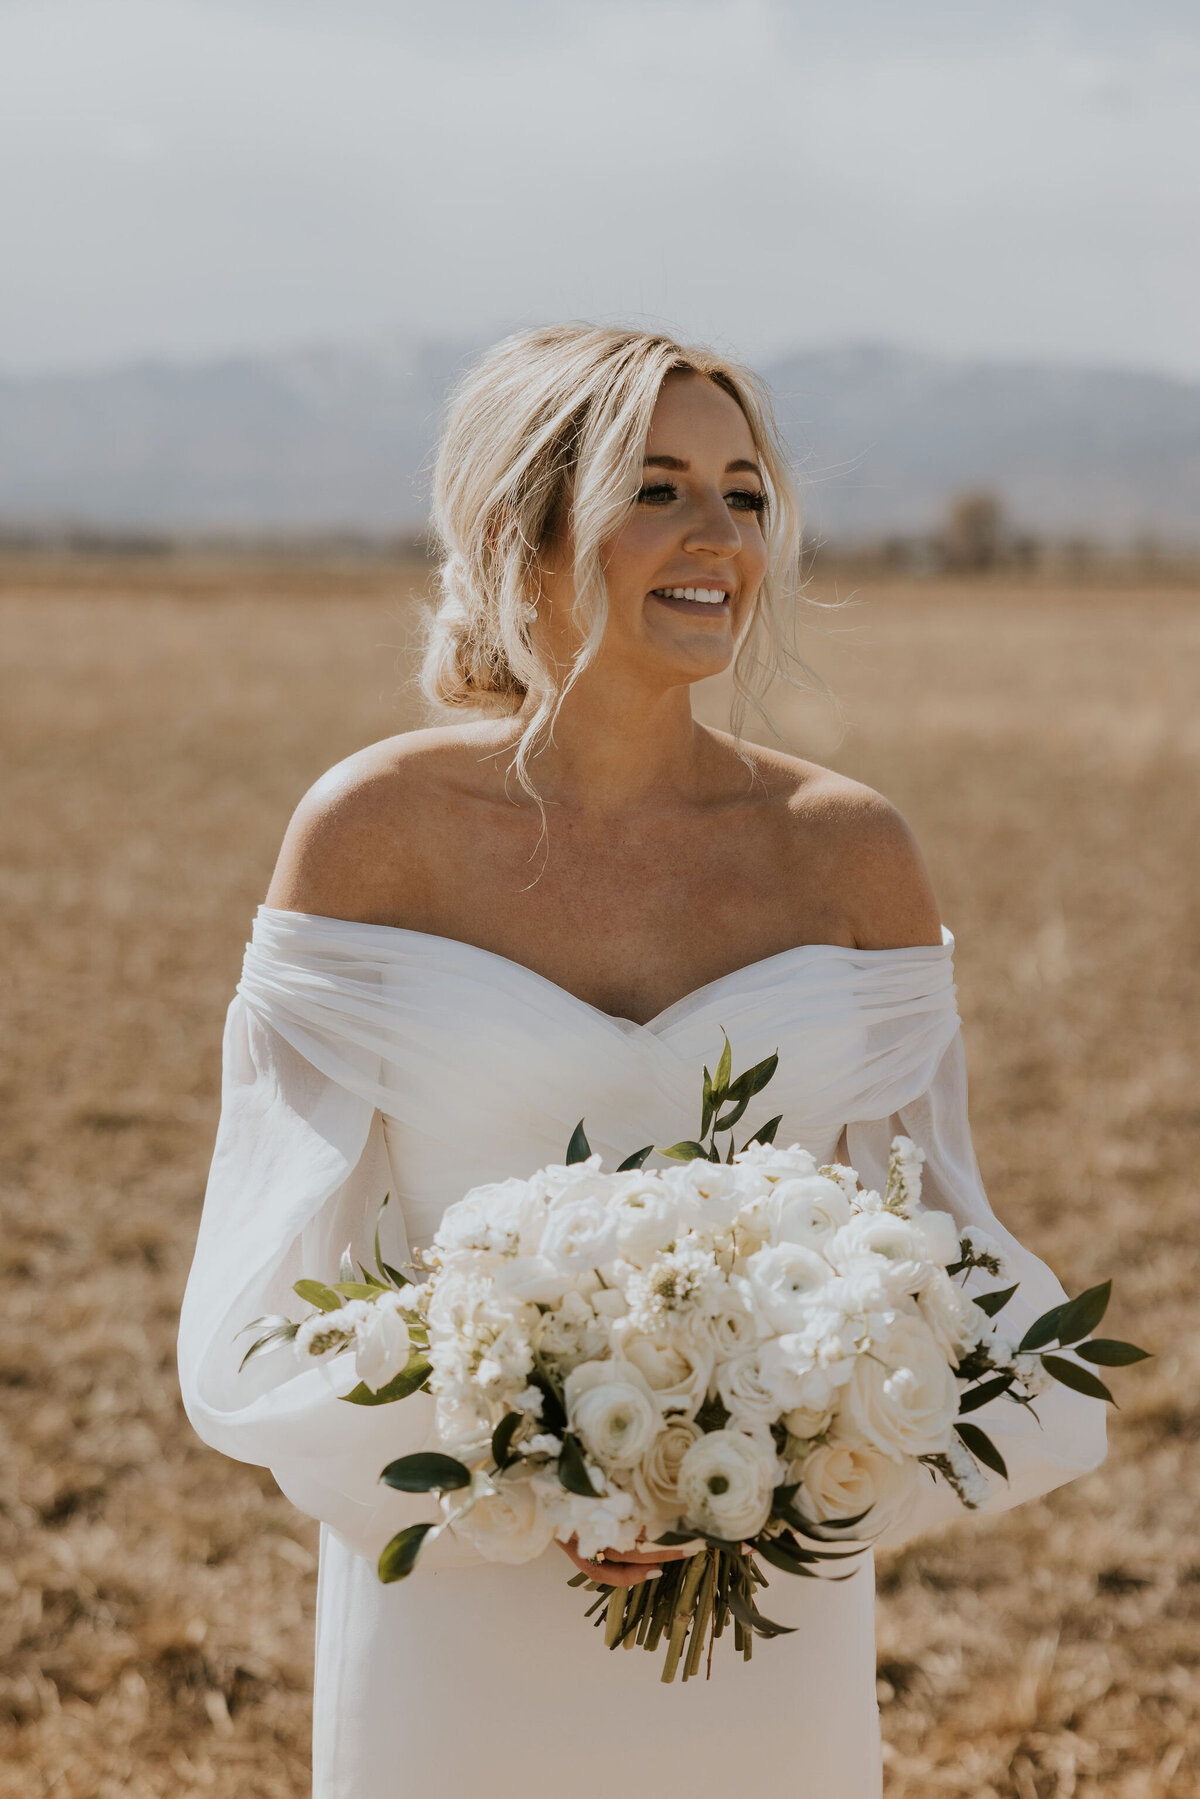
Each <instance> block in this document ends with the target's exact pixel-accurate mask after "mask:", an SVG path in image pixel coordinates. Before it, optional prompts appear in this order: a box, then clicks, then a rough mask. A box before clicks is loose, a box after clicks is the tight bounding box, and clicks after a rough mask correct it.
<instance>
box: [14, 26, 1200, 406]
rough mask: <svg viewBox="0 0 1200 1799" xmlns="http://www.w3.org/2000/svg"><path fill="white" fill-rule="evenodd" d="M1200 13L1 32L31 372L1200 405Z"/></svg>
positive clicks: (20, 326)
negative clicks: (1197, 391) (785, 360)
mask: <svg viewBox="0 0 1200 1799" xmlns="http://www.w3.org/2000/svg"><path fill="white" fill-rule="evenodd" d="M1198 92H1200V6H1197V4H1196V0H1162V3H1156V0H1134V3H1131V4H1126V5H1117V4H1110V3H1109V0H1059V3H1055V0H1045V3H1044V4H1038V3H1036V0H1004V3H1002V0H990V3H989V4H980V5H970V4H954V5H951V4H940V5H939V4H932V3H931V0H827V3H826V4H823V5H815V4H808V3H807V0H419V3H410V0H0V259H2V265H0V368H5V369H8V370H11V371H17V370H25V369H28V370H32V369H37V368H52V367H62V366H78V365H82V364H88V363H93V362H104V361H110V360H113V359H118V358H119V359H126V358H132V357H140V356H144V355H150V354H155V355H157V354H168V355H183V356H187V357H196V356H204V355H209V354H212V353H219V352H223V351H226V350H230V349H237V348H243V347H244V348H251V349H254V348H274V347H282V346H291V345H294V344H298V343H307V342H312V341H316V340H331V339H333V340H347V339H349V340H354V339H362V338H366V337H378V336H379V335H381V334H391V333H401V334H405V335H407V334H408V333H411V332H417V333H422V334H435V335H444V336H460V335H467V336H472V337H473V336H477V335H479V334H480V333H486V332H490V331H493V330H499V329H500V328H502V327H505V326H508V325H510V324H513V323H523V322H529V321H533V320H541V319H546V318H551V317H565V316H573V317H578V316H586V317H593V318H601V319H615V318H635V319H641V320H650V321H653V322H656V323H659V322H665V323H667V324H670V325H672V326H674V327H676V328H678V329H681V330H682V331H684V332H686V333H688V334H690V335H703V336H708V337H713V338H716V339H717V340H719V341H720V342H722V343H724V344H726V345H728V346H731V347H736V348H738V349H740V350H742V351H744V352H745V353H747V354H749V355H752V356H759V357H761V356H763V355H766V354H770V353H771V352H772V351H775V350H779V349H782V348H787V347H790V346H792V345H797V344H806V345H807V344H814V343H828V342H830V341H836V340H842V339H847V338H854V339H861V338H864V337H872V338H888V339H893V340H897V341H900V342H904V343H908V344H914V345H918V346H922V347H926V348H932V349H945V350H947V351H953V352H958V351H966V352H983V353H985V354H988V355H1009V354H1020V355H1030V356H1037V357H1069V358H1070V359H1072V360H1073V361H1103V362H1112V361H1118V362H1130V363H1136V364H1139V365H1144V366H1151V367H1162V368H1172V369H1178V370H1182V371H1186V372H1188V373H1191V374H1196V375H1200V324H1198V319H1200V307H1198V305H1197V295H1198V293H1200V126H1198V124H1197V116H1198V114H1200V107H1198V105H1197V95H1198Z"/></svg>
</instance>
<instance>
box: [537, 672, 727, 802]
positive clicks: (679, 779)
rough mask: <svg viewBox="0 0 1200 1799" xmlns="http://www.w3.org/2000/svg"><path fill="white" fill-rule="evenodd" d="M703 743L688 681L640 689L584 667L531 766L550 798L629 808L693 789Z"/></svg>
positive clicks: (538, 786) (542, 794) (539, 784)
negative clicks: (661, 687) (550, 734)
mask: <svg viewBox="0 0 1200 1799" xmlns="http://www.w3.org/2000/svg"><path fill="white" fill-rule="evenodd" d="M524 722H525V721H524V720H522V723H524ZM704 744H705V736H704V733H703V731H702V730H701V728H700V727H699V726H698V725H697V724H696V721H695V720H694V719H693V717H692V705H691V689H690V688H689V687H687V686H686V685H680V686H678V687H668V688H666V689H661V690H659V691H658V692H646V691H645V690H643V689H640V688H638V687H637V686H636V685H635V684H633V683H630V682H628V681H624V680H614V679H606V678H605V677H604V675H603V673H602V671H601V670H599V669H585V670H584V672H583V674H582V675H581V676H580V678H579V680H578V681H577V682H576V683H575V685H574V686H573V687H572V688H571V690H570V692H569V693H568V694H567V696H566V699H565V700H564V701H563V704H562V707H561V710H560V711H559V714H558V718H557V719H556V721H555V725H554V735H553V738H552V740H551V741H549V742H547V743H545V744H544V745H543V746H542V748H541V749H540V750H539V752H538V753H537V755H536V756H535V758H534V761H533V764H532V766H531V769H530V773H531V775H532V777H533V782H534V785H535V787H536V788H537V789H538V792H539V793H540V794H541V796H542V798H543V799H544V800H545V801H546V802H547V803H549V804H551V805H560V806H571V807H574V808H577V809H579V810H581V811H587V812H592V813H596V812H627V811H629V810H630V809H631V808H633V807H637V806H652V805H653V804H654V803H655V802H656V801H658V800H663V799H671V798H677V797H681V796H683V795H686V794H690V793H694V792H695V789H696V786H697V782H698V780H699V777H700V768H701V757H702V754H703V747H704Z"/></svg>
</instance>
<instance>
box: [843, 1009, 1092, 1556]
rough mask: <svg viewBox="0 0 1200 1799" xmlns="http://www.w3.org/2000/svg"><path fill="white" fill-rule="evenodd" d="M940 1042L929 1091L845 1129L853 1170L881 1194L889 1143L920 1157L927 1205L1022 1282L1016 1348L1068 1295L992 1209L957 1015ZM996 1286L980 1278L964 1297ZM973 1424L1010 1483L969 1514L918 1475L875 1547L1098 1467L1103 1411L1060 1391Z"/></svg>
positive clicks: (1006, 1325) (1007, 1406)
mask: <svg viewBox="0 0 1200 1799" xmlns="http://www.w3.org/2000/svg"><path fill="white" fill-rule="evenodd" d="M943 1037H944V1046H941V1047H939V1049H938V1053H937V1056H936V1062H935V1065H934V1066H933V1068H932V1072H931V1074H930V1075H929V1078H928V1080H927V1081H926V1080H924V1079H921V1080H918V1081H917V1082H916V1083H913V1082H912V1081H911V1080H910V1081H909V1083H908V1085H909V1087H910V1088H912V1087H914V1086H915V1089H916V1090H913V1091H911V1092H910V1094H909V1095H908V1096H907V1097H905V1096H904V1093H903V1091H901V1092H898V1093H896V1094H895V1095H893V1098H894V1100H895V1102H896V1103H895V1108H894V1110H892V1111H890V1112H889V1114H888V1115H887V1116H886V1117H877V1118H860V1119H859V1120H857V1121H855V1120H851V1121H850V1122H849V1123H848V1124H847V1126H846V1139H847V1147H848V1151H849V1161H850V1163H851V1165H852V1167H854V1168H855V1169H856V1170H857V1171H858V1175H859V1178H860V1179H861V1180H862V1182H863V1184H864V1186H867V1187H874V1188H877V1189H879V1190H882V1187H883V1184H884V1181H885V1179H886V1174H887V1163H888V1155H889V1151H890V1147H891V1141H892V1138H893V1137H894V1136H897V1135H903V1136H906V1137H910V1138H911V1139H912V1140H913V1142H914V1143H916V1144H917V1145H918V1147H919V1148H920V1149H922V1150H923V1151H924V1154H925V1166H924V1171H923V1172H924V1183H923V1195H922V1197H923V1202H924V1204H925V1205H926V1206H927V1207H929V1208H930V1209H931V1210H936V1211H944V1212H949V1213H951V1214H952V1216H953V1217H954V1219H955V1220H956V1222H957V1223H958V1225H959V1226H960V1228H965V1227H966V1226H968V1225H978V1226H979V1227H981V1228H982V1229H983V1230H985V1231H986V1232H987V1233H988V1234H989V1236H991V1237H992V1238H993V1239H994V1240H995V1241H996V1243H997V1244H998V1245H999V1247H1000V1248H1001V1250H1002V1251H1003V1253H1004V1256H1005V1259H1006V1261H1007V1263H1008V1268H1009V1270H1010V1272H1008V1274H1007V1275H1006V1278H1005V1280H1004V1282H1003V1285H1004V1286H1010V1285H1011V1284H1012V1283H1013V1282H1014V1281H1019V1283H1020V1285H1019V1287H1018V1290H1017V1293H1016V1294H1015V1295H1014V1297H1013V1298H1012V1299H1011V1300H1010V1301H1009V1303H1008V1305H1007V1306H1006V1307H1005V1309H1004V1311H1003V1313H1002V1314H1001V1315H1000V1321H1001V1323H1002V1326H1003V1329H1004V1332H1005V1335H1006V1336H1009V1337H1015V1338H1016V1339H1018V1340H1019V1339H1020V1338H1021V1337H1022V1336H1023V1335H1024V1333H1025V1331H1026V1329H1027V1328H1028V1326H1029V1325H1030V1324H1031V1323H1032V1322H1033V1320H1034V1319H1035V1318H1036V1317H1038V1316H1039V1315H1040V1314H1041V1313H1042V1312H1045V1311H1048V1310H1049V1308H1050V1307H1051V1306H1054V1305H1058V1304H1059V1303H1060V1302H1061V1301H1062V1300H1063V1299H1064V1298H1065V1297H1066V1295H1065V1293H1064V1292H1063V1289H1062V1287H1061V1286H1060V1285H1059V1282H1058V1280H1057V1279H1056V1278H1055V1276H1054V1275H1053V1274H1052V1273H1051V1271H1050V1269H1049V1268H1047V1266H1046V1264H1045V1263H1044V1262H1042V1261H1039V1259H1038V1257H1037V1256H1035V1255H1034V1254H1033V1253H1032V1251H1030V1250H1028V1249H1026V1248H1025V1247H1024V1245H1023V1244H1021V1243H1019V1242H1018V1241H1017V1239H1016V1238H1015V1237H1014V1236H1013V1235H1012V1234H1011V1232H1009V1231H1008V1230H1006V1229H1005V1227H1004V1226H1003V1225H1002V1224H1001V1223H1000V1221H999V1219H998V1218H997V1217H996V1215H995V1213H994V1212H993V1211H992V1208H991V1206H990V1205H989V1203H988V1198H987V1194H986V1193H985V1191H984V1187H983V1181H982V1179H981V1177H980V1173H979V1167H978V1164H977V1162H976V1160H975V1151H974V1148H973V1146H972V1142H971V1132H970V1126H969V1124H968V1121H967V1070H966V1058H965V1054H964V1050H963V1040H962V1032H961V1029H960V1027H959V1024H958V1018H957V1012H955V1013H954V1014H953V1018H952V1021H951V1022H950V1023H949V1024H948V1026H947V1028H946V1029H945V1030H944V1032H943ZM1000 1284H1001V1283H1000V1282H998V1281H996V1280H995V1279H994V1278H992V1277H990V1276H987V1275H981V1274H979V1273H978V1272H976V1273H975V1274H974V1275H972V1277H971V1282H970V1285H969V1291H972V1292H976V1291H986V1290H988V1289H993V1288H995V1287H997V1286H999V1285H1000ZM972 1422H973V1423H976V1424H978V1425H980V1426H981V1427H982V1428H983V1429H984V1430H986V1431H987V1434H988V1435H989V1437H991V1439H992V1441H993V1442H994V1443H995V1444H996V1447H997V1448H998V1449H999V1450H1000V1453H1001V1454H1002V1456H1003V1457H1004V1460H1005V1464H1006V1466H1007V1468H1008V1479H1007V1481H1005V1480H1003V1479H1001V1478H1000V1477H999V1476H998V1475H995V1474H989V1475H988V1476H987V1479H988V1481H989V1483H990V1486H991V1498H990V1499H989V1501H988V1503H987V1504H986V1505H985V1506H982V1507H980V1508H979V1510H978V1511H976V1512H974V1513H972V1512H967V1511H966V1510H965V1509H964V1507H963V1506H962V1504H961V1503H960V1501H959V1500H958V1498H957V1497H956V1495H955V1494H954V1493H952V1492H951V1490H950V1489H949V1487H947V1486H946V1485H945V1484H944V1483H943V1482H941V1481H938V1482H936V1483H935V1482H934V1481H933V1479H932V1478H931V1477H929V1476H927V1475H926V1474H924V1473H922V1481H921V1486H920V1488H919V1489H918V1496H917V1498H916V1499H915V1501H914V1502H913V1504H912V1506H911V1507H910V1508H909V1509H908V1510H907V1511H906V1512H905V1513H904V1515H903V1516H901V1517H899V1518H897V1519H896V1520H895V1521H894V1523H893V1524H892V1525H891V1526H890V1528H889V1529H888V1530H887V1531H886V1532H885V1533H884V1534H883V1535H882V1536H881V1537H880V1538H878V1539H877V1541H878V1542H879V1544H880V1546H882V1547H884V1548H897V1547H899V1545H901V1544H902V1543H905V1542H907V1541H909V1539H911V1538H912V1537H915V1536H917V1535H919V1534H920V1533H921V1532H923V1531H925V1530H928V1529H930V1528H932V1527H933V1526H935V1525H939V1524H944V1523H948V1522H951V1521H959V1520H962V1519H964V1518H971V1517H979V1516H981V1515H984V1516H991V1515H992V1514H994V1513H996V1512H1002V1511H1006V1510H1008V1509H1009V1507H1011V1506H1015V1505H1020V1504H1022V1503H1023V1502H1024V1501H1025V1500H1027V1499H1035V1498H1036V1497H1037V1496H1038V1495H1039V1494H1042V1493H1048V1492H1050V1491H1052V1489H1053V1488H1055V1487H1059V1486H1062V1485H1063V1484H1064V1483H1065V1482H1066V1481H1069V1480H1074V1479H1075V1478H1076V1477H1077V1476H1078V1475H1081V1474H1086V1473H1088V1472H1090V1470H1091V1469H1093V1468H1095V1467H1097V1466H1098V1465H1099V1464H1100V1462H1102V1461H1103V1459H1104V1455H1105V1449H1106V1425H1105V1408H1104V1404H1103V1402H1102V1401H1100V1400H1097V1399H1089V1398H1087V1397H1085V1396H1084V1395H1082V1394H1079V1393H1075V1392H1073V1391H1071V1390H1070V1389H1069V1388H1067V1387H1063V1386H1059V1385H1057V1384H1055V1385H1053V1386H1051V1387H1050V1388H1049V1390H1048V1391H1047V1392H1046V1393H1044V1394H1043V1395H1042V1396H1041V1397H1040V1398H1039V1399H1038V1400H1037V1401H1036V1403H1035V1407H1034V1410H1033V1412H1030V1411H1029V1410H1027V1409H1026V1408H1025V1407H1023V1406H1020V1405H1017V1404H1016V1403H1015V1402H1013V1401H1012V1400H1005V1399H1003V1398H1001V1399H995V1400H992V1401H991V1403H990V1404H988V1405H985V1406H982V1407H981V1408H980V1409H979V1410H978V1411H977V1412H975V1413H973V1414H972Z"/></svg>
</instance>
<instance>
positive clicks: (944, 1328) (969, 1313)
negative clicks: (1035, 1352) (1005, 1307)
mask: <svg viewBox="0 0 1200 1799" xmlns="http://www.w3.org/2000/svg"><path fill="white" fill-rule="evenodd" d="M917 1305H918V1307H919V1309H920V1313H921V1316H922V1318H923V1319H924V1320H925V1322H926V1324H927V1325H928V1326H929V1328H930V1330H931V1331H932V1332H933V1338H934V1342H935V1343H936V1344H937V1346H938V1348H939V1349H940V1350H941V1352H942V1354H943V1355H944V1356H945V1357H946V1360H947V1361H950V1362H954V1363H956V1364H957V1363H958V1362H959V1361H961V1360H962V1357H963V1356H964V1355H965V1354H966V1353H967V1351H968V1350H969V1349H973V1348H974V1346H975V1344H977V1343H979V1342H981V1341H982V1339H983V1338H984V1337H985V1336H987V1335H988V1334H989V1331H990V1328H991V1321H990V1319H989V1318H988V1317H987V1316H986V1315H985V1314H984V1313H983V1312H981V1311H980V1309H979V1307H978V1306H977V1305H976V1304H975V1301H974V1300H973V1299H972V1298H971V1297H970V1295H969V1294H966V1293H964V1292H963V1290H962V1288H961V1287H959V1286H957V1285H956V1284H955V1282H954V1281H952V1280H951V1279H950V1276H949V1275H948V1274H946V1273H945V1272H944V1270H942V1269H941V1268H935V1269H934V1271H933V1273H932V1274H931V1275H930V1277H929V1279H928V1280H927V1281H926V1283H925V1285H924V1287H923V1288H922V1289H921V1293H920V1296H919V1298H918V1300H917Z"/></svg>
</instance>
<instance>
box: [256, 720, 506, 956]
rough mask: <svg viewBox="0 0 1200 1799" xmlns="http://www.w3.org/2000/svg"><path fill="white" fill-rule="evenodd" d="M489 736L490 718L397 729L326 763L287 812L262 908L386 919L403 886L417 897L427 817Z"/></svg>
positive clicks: (458, 786)
mask: <svg viewBox="0 0 1200 1799" xmlns="http://www.w3.org/2000/svg"><path fill="white" fill-rule="evenodd" d="M494 735H495V727H494V725H491V724H484V725H482V726H479V725H466V726H459V725H452V726H442V727H436V726H435V727H433V728H431V729H428V730H419V731H406V732H403V733H402V734H401V735H399V736H397V737H388V738H385V739H383V741H382V742H380V743H373V744H371V745H369V746H368V747H367V748H366V749H363V750H358V751H357V752H356V753H355V754H354V755H352V756H348V757H347V758H346V759H345V761H344V762H338V763H336V764H335V766H334V767H333V768H331V769H329V770H328V771H327V772H326V773H325V774H323V775H322V776H321V778H320V780H318V781H316V782H314V783H313V785H312V786H311V787H310V788H309V790H308V792H307V793H306V794H305V795H304V798H303V799H302V800H301V801H300V804H299V805H298V806H297V807H296V810H295V812H294V813H293V815H292V819H291V823H290V824H289V825H288V828H287V832H286V833H285V835H284V839H283V845H282V848H281V849H280V852H279V858H278V861H277V862H276V864H275V872H274V874H273V875H272V877H271V884H270V887H269V889H268V891H267V904H268V905H269V906H277V907H280V908H281V909H283V910H285V911H289V912H314V913H321V914H324V915H325V916H327V917H330V918H349V919H354V920H356V921H358V922H360V923H364V924H385V923H390V922H391V921H392V918H393V916H394V913H395V910H396V905H397V900H398V899H399V900H400V901H401V902H403V900H404V899H405V898H406V897H408V894H407V893H406V889H411V890H412V892H411V896H412V897H413V898H414V899H416V898H417V897H418V895H419V892H420V889H421V887H422V883H423V881H424V878H425V875H424V871H425V868H426V866H427V865H428V864H430V863H431V862H432V861H433V860H434V859H435V858H434V857H431V856H430V854H429V853H428V850H429V847H431V845H430V839H431V834H432V836H433V837H434V838H436V835H437V821H438V819H439V817H441V816H443V815H444V812H445V807H446V804H447V802H450V801H452V800H453V797H454V796H455V794H456V793H459V792H461V791H463V790H464V789H465V787H466V786H467V785H468V784H469V783H470V782H471V779H472V776H473V775H474V776H475V778H476V779H477V778H478V773H477V771H478V767H479V762H480V757H481V756H484V757H486V755H487V752H488V749H489V742H490V736H494ZM432 847H434V848H436V845H435V844H434V845H433V846H432Z"/></svg>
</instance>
